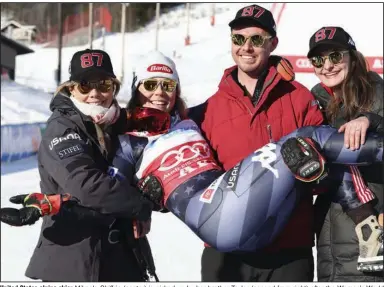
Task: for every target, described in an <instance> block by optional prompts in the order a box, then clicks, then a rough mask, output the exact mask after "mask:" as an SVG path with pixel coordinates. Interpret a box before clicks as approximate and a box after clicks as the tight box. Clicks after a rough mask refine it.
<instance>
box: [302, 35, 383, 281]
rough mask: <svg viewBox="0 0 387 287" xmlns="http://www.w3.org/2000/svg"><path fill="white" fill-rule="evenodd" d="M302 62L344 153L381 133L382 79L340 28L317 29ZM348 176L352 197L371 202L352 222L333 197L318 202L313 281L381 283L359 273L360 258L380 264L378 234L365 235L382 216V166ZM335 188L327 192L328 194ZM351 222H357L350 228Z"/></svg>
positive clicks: (380, 276)
mask: <svg viewBox="0 0 387 287" xmlns="http://www.w3.org/2000/svg"><path fill="white" fill-rule="evenodd" d="M308 58H309V59H310V60H311V63H312V65H313V66H314V69H315V74H316V76H317V77H318V78H319V79H320V80H321V83H320V84H317V85H316V86H315V87H314V88H313V89H312V93H313V94H314V96H315V97H316V99H317V100H318V103H319V105H320V108H321V109H322V111H323V113H324V116H325V119H326V123H328V124H330V125H331V126H333V127H336V128H338V129H340V131H342V132H345V133H346V138H347V142H346V143H347V148H351V149H357V148H358V147H359V144H361V143H362V142H363V140H364V139H363V138H365V134H366V131H367V130H368V131H376V132H380V133H383V95H384V92H383V85H384V84H383V79H382V78H381V77H380V76H379V75H378V74H376V73H374V72H370V71H368V69H367V64H366V60H365V59H364V57H363V55H362V54H361V53H359V52H358V51H356V47H355V43H354V42H353V40H352V38H351V37H350V35H349V34H348V33H347V32H345V31H344V30H343V29H342V28H340V27H323V28H321V29H319V30H318V31H317V32H316V33H314V34H313V36H312V37H311V39H310V51H309V53H308ZM353 173H354V174H355V176H356V178H357V185H356V184H355V187H356V189H357V190H356V191H357V192H358V194H362V195H363V196H365V197H368V198H370V197H374V199H373V200H371V201H370V202H369V203H367V204H364V205H363V206H364V208H363V209H362V214H363V217H362V218H361V219H359V218H357V219H355V220H354V218H351V217H350V216H348V214H349V215H350V212H349V213H348V210H343V209H342V207H341V205H340V204H339V203H338V202H337V201H336V200H335V197H334V192H332V193H328V194H323V195H319V196H318V198H317V200H316V202H315V230H316V235H317V276H318V280H319V281H363V282H373V281H383V271H377V272H375V271H376V270H375V269H374V270H372V271H373V272H366V271H364V270H362V271H359V269H361V267H362V266H363V267H364V265H362V263H361V256H362V253H363V255H364V254H367V252H368V255H367V256H370V254H371V253H372V254H373V255H372V256H374V257H373V258H383V257H382V255H383V238H382V236H383V235H382V234H383V233H382V234H381V235H379V236H372V235H371V236H370V234H372V233H370V232H367V229H368V230H371V229H372V228H378V226H379V224H378V223H377V218H376V216H375V215H378V214H383V184H384V179H383V165H374V166H372V167H364V168H362V167H360V168H359V170H358V171H354V172H353ZM363 180H364V181H365V183H364V181H363ZM337 188H338V187H337V186H331V187H330V189H331V190H332V191H334V190H335V189H337ZM371 191H372V193H371ZM346 212H347V213H346ZM356 220H358V222H360V221H362V220H363V221H362V222H360V223H359V224H357V225H355V223H354V221H355V222H356ZM375 221H376V222H375ZM358 222H357V223H358ZM382 224H383V223H382V222H380V225H382ZM362 227H363V228H362ZM369 228H371V229H369ZM379 228H380V226H379ZM362 230H363V231H362ZM358 236H359V237H360V238H365V240H366V241H367V240H368V244H367V243H364V244H363V242H360V246H364V249H363V248H362V247H361V248H360V249H361V250H359V241H358ZM367 237H369V238H370V239H369V238H367ZM372 240H374V242H376V243H375V244H376V245H377V248H375V249H374V250H373V251H372V250H370V248H369V247H370V246H372V245H371V244H370V241H372ZM379 242H380V243H379ZM374 246H375V245H374ZM367 249H368V250H367ZM359 254H360V257H359ZM380 255H381V256H380ZM358 257H359V262H358ZM379 263H380V262H379ZM381 264H383V262H382V263H381ZM368 267H369V266H368ZM378 267H380V265H378ZM368 271H371V270H368Z"/></svg>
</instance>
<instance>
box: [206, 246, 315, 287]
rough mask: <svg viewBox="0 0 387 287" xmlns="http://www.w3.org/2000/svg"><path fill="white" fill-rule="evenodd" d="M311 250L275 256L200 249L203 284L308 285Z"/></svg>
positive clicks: (311, 257)
mask: <svg viewBox="0 0 387 287" xmlns="http://www.w3.org/2000/svg"><path fill="white" fill-rule="evenodd" d="M313 268H314V262H313V253H312V248H305V249H292V250H286V251H281V252H279V253H244V254H234V253H221V252H219V251H217V250H216V249H214V248H210V247H206V248H204V251H203V254H202V271H201V272H202V281H203V282H312V281H313V272H314V269H313Z"/></svg>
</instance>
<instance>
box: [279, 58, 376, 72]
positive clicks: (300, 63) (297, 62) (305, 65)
mask: <svg viewBox="0 0 387 287" xmlns="http://www.w3.org/2000/svg"><path fill="white" fill-rule="evenodd" d="M282 57H284V58H286V59H288V60H289V61H290V63H291V64H292V66H293V70H294V72H295V73H313V72H314V70H313V66H312V64H311V63H310V61H309V59H308V58H307V57H304V56H282ZM365 58H366V60H367V62H368V65H369V68H370V70H371V71H374V72H376V73H378V74H383V57H365Z"/></svg>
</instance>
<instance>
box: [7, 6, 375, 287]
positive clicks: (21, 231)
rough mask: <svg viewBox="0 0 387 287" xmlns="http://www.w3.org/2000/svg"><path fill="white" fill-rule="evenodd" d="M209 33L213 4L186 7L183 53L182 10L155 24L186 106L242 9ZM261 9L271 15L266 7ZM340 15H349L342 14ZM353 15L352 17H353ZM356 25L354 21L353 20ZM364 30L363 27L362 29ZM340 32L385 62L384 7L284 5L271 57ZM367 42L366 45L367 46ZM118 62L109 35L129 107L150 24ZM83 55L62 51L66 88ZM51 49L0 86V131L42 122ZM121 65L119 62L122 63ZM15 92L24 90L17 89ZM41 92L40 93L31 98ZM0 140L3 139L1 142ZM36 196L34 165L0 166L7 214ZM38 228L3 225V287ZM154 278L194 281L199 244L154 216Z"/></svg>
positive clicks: (98, 44) (204, 89) (115, 38)
mask: <svg viewBox="0 0 387 287" xmlns="http://www.w3.org/2000/svg"><path fill="white" fill-rule="evenodd" d="M215 5H216V6H215V7H216V22H215V26H213V27H212V26H210V15H211V6H212V4H209V3H204V4H199V3H198V4H192V5H191V11H190V13H191V15H192V18H191V19H190V28H189V34H190V37H191V45H190V46H185V45H184V38H185V36H186V32H187V26H186V14H185V7H179V8H176V9H174V10H173V11H171V12H170V13H168V14H166V15H163V16H162V17H160V31H159V37H158V39H159V43H158V48H159V50H160V51H161V52H163V53H165V54H166V55H167V56H170V57H172V58H173V59H174V60H175V62H176V64H177V68H178V72H179V75H180V80H181V84H182V87H183V96H184V97H185V99H186V100H187V104H188V106H193V105H197V104H200V103H202V102H204V101H205V100H206V99H207V98H208V97H209V96H211V95H212V94H213V93H214V92H215V91H216V90H217V85H218V82H219V80H220V78H221V76H222V73H223V70H224V69H225V68H227V67H229V66H231V65H233V60H232V58H231V54H230V40H229V34H230V30H229V27H228V25H227V24H228V22H229V21H230V20H232V19H233V18H234V16H235V13H236V11H237V10H238V9H239V8H241V7H243V6H245V5H244V4H243V3H216V4H215ZM262 6H264V7H266V8H271V4H269V3H265V4H262ZM343 11H350V12H348V13H346V12H343ZM354 15H355V16H354ZM356 15H361V17H362V20H361V21H359V18H358V16H356ZM364 23H367V27H372V29H370V28H365V27H364ZM332 25H340V26H343V27H344V28H345V29H346V30H348V32H349V33H350V34H351V35H352V36H353V38H354V40H355V42H356V45H357V47H358V49H359V50H360V51H362V52H363V53H364V54H365V55H366V56H381V55H383V37H382V35H383V4H382V3H313V4H312V3H287V4H286V7H285V8H284V11H283V13H282V16H281V19H280V23H279V25H278V36H279V39H280V43H279V46H278V48H277V51H276V52H275V53H276V54H279V55H306V53H307V50H308V43H309V37H310V35H312V33H313V32H315V31H316V30H317V29H318V28H320V27H322V26H332ZM369 39H372V45H370V44H369V41H370V40H369ZM125 43H126V49H125V52H124V57H123V54H122V51H121V46H122V38H121V35H120V34H115V35H110V36H108V37H106V39H105V46H104V47H102V41H101V39H99V40H96V41H95V42H94V43H93V46H94V48H104V49H105V50H106V51H107V52H108V53H109V54H110V55H111V58H112V62H113V66H114V68H115V73H116V75H117V76H119V77H120V76H122V74H121V70H122V69H121V67H122V64H123V65H124V67H125V75H124V79H123V88H122V90H121V92H120V94H119V99H120V101H121V102H125V101H127V100H128V99H129V94H130V93H129V91H130V85H131V80H132V71H133V67H135V66H136V64H137V62H138V61H139V60H140V59H141V57H143V56H144V55H146V53H147V52H149V51H151V50H153V49H154V48H155V23H154V22H153V23H150V24H149V25H148V26H147V27H145V28H143V29H141V30H140V31H138V32H136V33H126V35H125ZM84 48H86V46H82V47H70V48H65V49H63V51H62V80H66V79H67V78H68V76H69V74H68V66H67V65H68V63H69V62H70V59H71V56H72V54H73V53H74V52H75V51H77V50H80V49H84ZM57 53H58V52H57V49H54V48H37V49H36V51H35V53H32V54H26V55H22V56H18V57H17V61H16V65H17V70H16V82H17V83H19V84H17V83H14V82H10V81H6V80H2V82H1V104H2V105H1V124H2V125H3V124H10V123H28V122H41V121H45V120H46V119H47V118H48V117H49V115H50V112H49V109H48V105H49V102H50V100H51V97H52V95H51V94H49V93H52V92H53V91H54V90H55V88H56V82H55V78H54V74H55V69H56V67H57ZM123 59H124V60H123ZM296 78H297V80H299V81H300V82H301V83H303V84H304V85H306V86H307V87H309V88H311V87H312V86H313V85H314V84H316V83H317V82H318V80H317V78H316V77H315V76H314V75H313V74H297V75H296ZM20 84H24V85H26V86H28V88H27V87H25V86H22V85H20ZM36 89H40V90H36ZM2 140H3V139H2ZM38 191H39V173H38V170H37V160H36V157H31V158H28V159H25V160H21V161H18V162H14V163H10V164H2V165H1V206H2V207H5V206H12V204H10V203H9V202H8V198H9V197H10V196H12V195H15V194H19V193H30V192H38ZM39 230H40V224H35V225H33V226H28V227H22V228H17V227H10V226H8V225H6V224H3V223H2V224H1V281H27V280H30V279H29V278H26V277H25V276H24V272H25V269H26V267H27V264H28V262H29V259H30V256H31V255H32V252H33V249H34V248H35V244H36V242H37V238H38V235H39ZM149 239H150V242H151V246H152V250H153V255H154V258H155V262H156V267H157V273H158V275H159V278H160V280H161V281H200V268H201V267H200V257H201V252H202V249H203V243H202V242H201V241H200V240H199V239H198V238H197V237H196V236H195V235H194V234H193V233H192V232H191V231H190V230H189V229H188V228H187V227H186V226H185V225H183V224H182V223H181V222H179V220H178V219H177V218H175V217H174V216H173V215H172V214H158V213H155V214H154V216H153V221H152V231H151V232H150V234H149Z"/></svg>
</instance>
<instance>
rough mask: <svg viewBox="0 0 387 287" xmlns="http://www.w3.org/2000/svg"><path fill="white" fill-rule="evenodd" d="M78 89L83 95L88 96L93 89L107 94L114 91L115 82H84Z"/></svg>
mask: <svg viewBox="0 0 387 287" xmlns="http://www.w3.org/2000/svg"><path fill="white" fill-rule="evenodd" d="M77 87H78V90H79V91H80V92H81V93H82V94H88V93H90V91H91V90H92V89H96V90H99V91H101V92H102V93H107V92H110V91H111V90H112V89H113V87H114V82H113V80H100V81H96V82H86V81H82V82H80V83H79V84H78V86H77Z"/></svg>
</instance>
